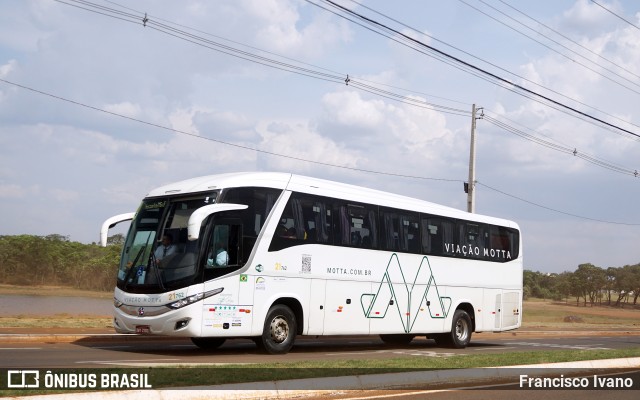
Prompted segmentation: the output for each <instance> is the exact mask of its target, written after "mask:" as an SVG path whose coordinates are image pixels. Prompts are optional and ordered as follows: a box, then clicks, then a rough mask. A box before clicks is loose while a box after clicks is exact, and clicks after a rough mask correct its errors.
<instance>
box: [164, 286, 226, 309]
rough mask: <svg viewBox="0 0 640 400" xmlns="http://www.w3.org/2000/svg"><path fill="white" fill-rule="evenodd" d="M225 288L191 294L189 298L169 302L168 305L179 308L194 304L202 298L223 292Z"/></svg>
mask: <svg viewBox="0 0 640 400" xmlns="http://www.w3.org/2000/svg"><path fill="white" fill-rule="evenodd" d="M223 290H224V288H217V289H214V290H210V291H208V292H205V293H198V294H194V295H193V296H189V297H187V298H184V299H180V300H178V301H174V302H173V303H169V304H167V307H169V308H171V309H174V310H177V309H179V308H182V307H184V306H188V305H189V304H193V303H195V302H197V301H200V300H202V299H206V298H207V297H211V296H215V295H216V294H218V293H221V292H222V291H223Z"/></svg>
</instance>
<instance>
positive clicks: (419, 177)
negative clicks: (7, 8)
mask: <svg viewBox="0 0 640 400" xmlns="http://www.w3.org/2000/svg"><path fill="white" fill-rule="evenodd" d="M0 82H4V83H6V84H9V85H13V86H15V87H19V88H21V89H25V90H29V91H31V92H34V93H38V94H41V95H43V96H48V97H51V98H54V99H57V100H61V101H64V102H67V103H71V104H74V105H76V106H80V107H84V108H88V109H90V110H93V111H98V112H101V113H104V114H109V115H112V116H114V117H120V118H123V119H128V120H130V121H134V122H137V123H140V124H144V125H148V126H152V127H155V128H159V129H163V130H165V131H169V132H173V133H177V134H180V135H186V136H191V137H194V138H198V139H202V140H208V141H210V142H214V143H218V144H223V145H226V146H232V147H235V148H239V149H243V150H249V151H253V152H256V153H262V154H267V155H270V156H275V157H282V158H287V159H290V160H295V161H302V162H307V163H310V164H317V165H323V166H327V167H334V168H340V169H346V170H350V171H357V172H366V173H370V174H377V175H386V176H393V177H397V178H411V179H421V180H431V181H443V182H457V183H460V182H463V181H462V180H460V179H447V178H431V177H425V176H418V175H406V174H398V173H393V172H384V171H376V170H371V169H364V168H355V167H349V166H345V165H338V164H331V163H327V162H323V161H314V160H307V159H305V158H302V157H296V156H290V155H287V154H282V153H276V152H274V151H269V150H263V149H258V148H253V147H250V146H244V145H241V144H237V143H231V142H226V141H224V140H219V139H214V138H208V137H204V136H200V135H197V134H195V133H191V132H185V131H182V130H179V129H175V128H171V127H169V126H165V125H161V124H157V123H154V122H149V121H145V120H142V119H139V118H134V117H129V116H127V115H123V114H119V113H117V112H114V111H108V110H105V109H103V108H100V107H94V106H91V105H88V104H85V103H81V102H79V101H75V100H70V99H67V98H65V97H62V96H58V95H55V94H52V93H48V92H44V91H42V90H38V89H34V88H31V87H29V86H25V85H21V84H19V83H15V82H11V81H8V80H6V79H2V78H0Z"/></svg>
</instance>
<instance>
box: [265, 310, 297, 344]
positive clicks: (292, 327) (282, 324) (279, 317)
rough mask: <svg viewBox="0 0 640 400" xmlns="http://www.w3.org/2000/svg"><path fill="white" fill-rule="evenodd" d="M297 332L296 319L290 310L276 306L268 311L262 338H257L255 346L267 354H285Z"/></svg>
mask: <svg viewBox="0 0 640 400" xmlns="http://www.w3.org/2000/svg"><path fill="white" fill-rule="evenodd" d="M297 331H298V325H297V322H296V317H295V315H294V314H293V312H292V311H291V309H290V308H289V307H287V306H285V305H282V304H276V305H275V306H273V307H271V308H270V309H269V312H268V313H267V318H266V319H265V320H264V327H263V329H262V336H260V337H259V338H257V340H256V344H257V345H258V347H260V349H262V350H263V351H265V352H267V353H268V354H286V353H288V352H289V350H291V347H292V346H293V342H294V341H295V339H296V333H297Z"/></svg>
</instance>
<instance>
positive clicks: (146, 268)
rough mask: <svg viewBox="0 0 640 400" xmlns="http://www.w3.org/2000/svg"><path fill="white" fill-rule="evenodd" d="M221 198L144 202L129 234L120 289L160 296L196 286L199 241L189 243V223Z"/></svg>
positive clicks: (159, 199)
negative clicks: (194, 216) (203, 209)
mask: <svg viewBox="0 0 640 400" xmlns="http://www.w3.org/2000/svg"><path fill="white" fill-rule="evenodd" d="M217 195H218V192H213V193H206V194H199V195H195V196H189V197H179V198H178V197H176V198H169V197H167V198H153V199H145V200H143V202H142V204H141V205H140V208H139V209H138V212H137V214H136V217H135V218H134V220H133V222H132V224H131V228H130V231H129V234H128V235H127V241H126V243H125V246H124V249H123V253H122V258H121V262H120V267H119V270H118V283H117V284H118V287H120V288H121V289H123V290H125V289H126V290H127V291H129V292H139V293H158V292H162V291H165V290H168V289H175V288H178V287H184V286H186V285H190V284H192V283H194V281H195V280H196V279H197V275H198V274H197V272H198V264H197V259H198V248H199V245H198V243H199V240H194V241H188V240H187V223H188V221H189V217H190V216H191V214H192V213H193V212H194V211H195V210H197V209H198V208H200V207H202V206H205V205H207V204H213V203H215V201H216V198H217Z"/></svg>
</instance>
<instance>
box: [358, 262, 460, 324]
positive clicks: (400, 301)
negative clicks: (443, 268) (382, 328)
mask: <svg viewBox="0 0 640 400" xmlns="http://www.w3.org/2000/svg"><path fill="white" fill-rule="evenodd" d="M393 282H395V284H394V283H393ZM360 303H361V305H362V311H363V312H364V315H365V317H367V318H384V317H385V316H386V315H387V311H388V310H389V308H390V307H394V308H396V309H397V311H398V314H399V315H400V320H401V321H402V325H403V327H404V331H405V332H406V333H409V332H411V330H412V329H413V325H414V324H415V322H416V320H417V318H418V315H419V314H420V311H421V309H424V308H425V307H426V308H427V309H428V310H429V315H430V316H431V318H446V317H447V315H448V314H449V309H450V308H451V298H450V297H441V296H440V293H439V292H438V285H436V279H435V278H434V276H433V273H432V271H431V265H430V264H429V259H428V258H427V256H424V257H423V258H422V261H421V262H420V266H419V267H418V271H417V272H416V276H415V278H414V279H413V282H411V283H407V280H406V279H405V277H404V272H403V271H402V266H401V265H400V260H399V259H398V255H397V254H395V253H394V254H392V255H391V258H390V259H389V263H388V264H387V269H386V271H385V272H384V275H383V276H382V280H381V281H380V286H379V287H378V291H377V292H376V293H365V294H363V295H362V296H360Z"/></svg>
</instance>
